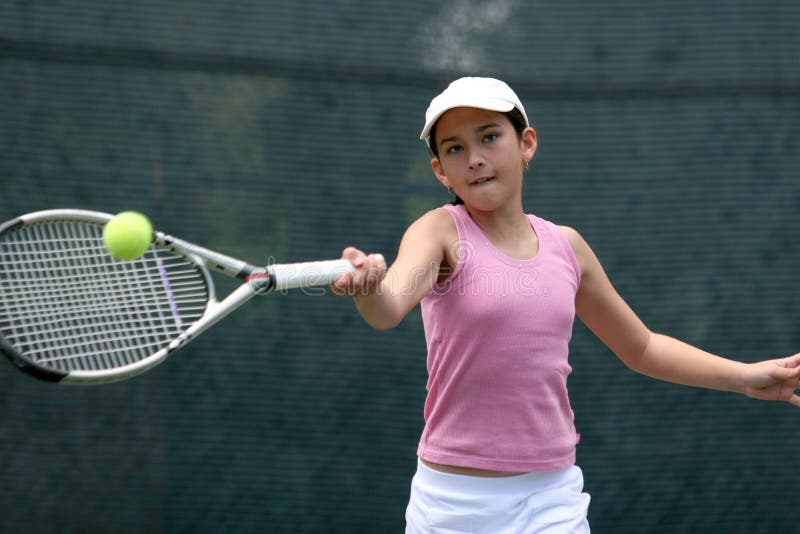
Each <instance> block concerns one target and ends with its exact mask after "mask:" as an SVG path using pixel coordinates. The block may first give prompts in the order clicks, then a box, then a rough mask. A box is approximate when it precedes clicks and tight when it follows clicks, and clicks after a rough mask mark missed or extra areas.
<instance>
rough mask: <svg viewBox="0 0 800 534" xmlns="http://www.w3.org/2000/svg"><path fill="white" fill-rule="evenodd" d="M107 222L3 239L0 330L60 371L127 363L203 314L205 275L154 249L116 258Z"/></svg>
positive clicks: (50, 226)
mask: <svg viewBox="0 0 800 534" xmlns="http://www.w3.org/2000/svg"><path fill="white" fill-rule="evenodd" d="M101 235H102V226H100V225H98V224H92V223H85V222H80V221H51V222H45V223H39V224H35V225H31V226H27V227H22V228H19V229H17V230H14V231H13V232H11V233H10V234H7V235H6V236H4V238H2V239H0V288H2V289H0V332H1V333H2V334H3V336H4V338H5V339H6V340H7V341H8V342H9V343H11V344H12V345H13V346H14V348H15V349H16V350H18V351H19V352H20V353H22V354H24V355H25V356H26V357H28V358H30V359H31V360H33V361H35V362H37V363H39V364H41V365H45V366H47V367H51V368H55V369H58V370H60V371H73V370H101V369H110V368H116V367H122V366H125V365H128V364H131V363H134V362H136V361H139V360H141V359H144V358H146V357H148V356H150V355H151V354H153V353H155V352H157V351H158V350H160V349H162V348H163V347H164V346H165V345H166V344H168V343H169V342H170V341H171V340H172V339H174V338H175V337H176V336H177V335H179V334H180V333H181V332H182V331H183V330H185V328H186V327H187V326H188V325H190V324H191V323H192V322H194V321H196V320H197V319H198V318H200V317H201V316H202V315H203V313H204V312H205V307H206V303H207V301H208V288H207V287H206V281H205V277H204V276H203V273H202V272H201V271H200V270H198V268H197V267H196V266H195V265H194V264H192V263H191V262H189V261H187V260H186V259H185V258H182V257H179V256H174V255H172V254H169V253H167V252H164V251H160V250H156V249H154V248H152V247H151V248H150V249H149V250H148V251H146V252H145V254H144V255H143V256H142V258H140V259H138V260H133V261H126V262H119V261H115V260H113V259H112V258H111V257H110V256H109V255H108V254H107V253H106V252H105V250H104V248H103V246H102V237H101Z"/></svg>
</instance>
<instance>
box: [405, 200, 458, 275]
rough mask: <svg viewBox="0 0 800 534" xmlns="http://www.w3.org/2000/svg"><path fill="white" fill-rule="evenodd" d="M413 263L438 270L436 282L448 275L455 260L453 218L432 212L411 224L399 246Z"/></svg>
mask: <svg viewBox="0 0 800 534" xmlns="http://www.w3.org/2000/svg"><path fill="white" fill-rule="evenodd" d="M400 249H401V252H403V253H405V252H407V253H408V254H409V255H410V257H414V258H416V261H417V262H419V261H420V260H423V261H428V262H430V261H433V262H435V265H437V266H440V267H441V269H440V272H439V278H440V279H441V278H443V277H444V276H446V275H447V273H449V272H450V266H452V265H455V264H456V262H457V259H458V254H459V249H458V230H457V228H456V223H455V220H454V219H453V216H452V215H451V214H450V213H449V212H448V211H447V210H446V209H444V208H436V209H432V210H430V211H428V212H427V213H425V214H423V215H422V216H421V217H420V218H419V219H417V220H416V221H414V222H413V223H411V225H410V226H409V227H408V229H407V230H406V233H405V235H404V236H403V242H402V243H401V244H400Z"/></svg>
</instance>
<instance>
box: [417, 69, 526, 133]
mask: <svg viewBox="0 0 800 534" xmlns="http://www.w3.org/2000/svg"><path fill="white" fill-rule="evenodd" d="M460 107H466V108H479V109H488V110H490V111H500V112H503V113H505V112H507V111H511V110H512V109H514V108H517V109H518V110H519V111H520V112H521V113H522V116H523V117H524V118H525V124H527V125H530V123H529V122H528V116H527V115H526V114H525V108H523V107H522V102H520V101H519V97H518V96H517V95H516V93H514V91H512V90H511V88H510V87H509V86H508V85H507V84H506V83H505V82H501V81H500V80H495V79H494V78H459V79H458V80H456V81H454V82H453V83H451V84H450V85H449V86H448V87H447V89H445V90H444V91H442V92H441V94H439V95H438V96H436V98H434V99H433V100H431V104H430V106H428V111H426V112H425V127H424V128H423V129H422V133H421V134H420V135H419V138H420V139H422V140H423V141H425V142H426V143H427V144H428V146H430V135H431V127H433V125H434V123H435V122H436V121H437V120H439V117H441V116H442V115H443V114H444V113H445V112H446V111H448V110H450V109H453V108H460Z"/></svg>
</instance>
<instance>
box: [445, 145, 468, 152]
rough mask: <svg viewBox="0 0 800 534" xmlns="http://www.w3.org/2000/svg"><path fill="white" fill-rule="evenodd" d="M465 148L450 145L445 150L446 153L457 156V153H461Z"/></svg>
mask: <svg viewBox="0 0 800 534" xmlns="http://www.w3.org/2000/svg"><path fill="white" fill-rule="evenodd" d="M462 150H464V148H463V147H462V146H461V145H450V146H449V147H447V148H446V149H445V152H446V153H448V154H455V153H456V152H461V151H462Z"/></svg>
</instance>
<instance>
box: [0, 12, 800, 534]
mask: <svg viewBox="0 0 800 534" xmlns="http://www.w3.org/2000/svg"><path fill="white" fill-rule="evenodd" d="M798 27H800V4H798V3H797V2H796V0H793V1H766V2H745V1H741V0H729V1H725V2H723V1H712V2H691V1H688V0H672V1H667V0H657V1H650V2H636V1H633V0H616V1H610V2H585V1H584V2H578V1H567V2H544V1H530V2H527V1H526V2H523V1H522V0H493V1H479V0H445V1H441V2H421V1H407V2H396V1H388V0H378V1H366V0H361V1H359V0H351V1H343V0H338V1H330V2H321V1H311V2H274V1H258V2H256V1H252V0H245V1H240V2H222V1H216V2H215V1H208V0H198V1H195V2H172V1H165V2H164V1H155V0H142V1H132V2H101V1H90V0H84V1H71V2H34V1H31V2H25V1H18V2H17V1H7V2H3V3H0V147H2V150H0V183H1V184H2V190H1V192H0V198H1V199H2V200H1V201H0V220H7V219H11V218H13V217H15V216H17V215H20V214H22V213H26V212H29V211H35V210H39V209H46V208H55V207H75V208H84V209H95V210H100V211H106V212H111V213H115V212H118V211H122V210H125V209H135V210H138V211H142V212H144V213H147V214H148V215H149V216H150V217H151V219H152V221H153V223H154V225H155V226H156V227H157V228H158V229H160V230H163V231H166V232H169V233H172V234H175V235H178V236H181V237H183V238H185V239H187V240H190V241H194V242H197V243H200V244H203V245H205V246H208V247H209V248H212V249H215V250H220V251H223V252H227V253H229V254H231V255H233V256H237V257H241V258H243V259H245V260H247V261H250V262H252V263H256V264H259V263H261V264H267V263H269V262H274V261H279V262H286V261H305V260H316V259H324V258H335V257H338V256H339V255H340V254H341V250H342V249H343V248H344V247H345V246H348V245H355V246H357V247H359V248H361V249H364V250H368V251H380V252H383V253H384V255H385V256H386V257H387V259H388V260H389V261H391V260H392V259H394V257H395V254H396V250H397V246H398V244H399V241H400V238H401V236H402V234H403V231H404V230H405V228H406V227H407V226H408V224H409V223H410V222H411V221H413V220H414V219H415V218H417V217H418V216H420V215H421V214H423V213H424V212H425V211H426V210H429V209H431V208H434V207H436V206H439V205H441V204H444V203H446V202H448V201H449V198H448V195H447V193H446V191H445V190H444V189H443V188H442V187H441V185H440V184H439V183H438V182H437V181H436V179H435V177H434V176H433V174H432V172H431V170H430V166H429V156H428V154H427V153H426V150H425V147H424V145H423V144H422V143H421V142H420V141H419V140H418V139H417V137H418V135H419V130H420V129H421V127H422V122H423V117H424V112H425V109H426V107H427V105H428V102H429V100H430V99H431V98H432V97H433V96H434V95H435V94H436V93H438V92H439V91H440V90H441V89H442V88H443V87H444V86H445V85H446V84H447V83H448V82H449V81H450V80H452V79H453V78H455V77H457V76H461V75H488V76H494V77H499V78H502V79H504V80H506V81H508V82H509V83H510V85H511V86H512V87H514V88H515V89H516V91H517V93H518V94H519V96H520V97H521V98H522V100H523V102H524V103H525V105H526V109H527V111H528V114H529V116H530V117H531V120H532V122H533V124H534V126H535V128H536V130H537V132H538V136H539V150H538V152H537V155H536V157H535V158H534V160H533V164H532V167H531V170H530V171H528V173H527V174H526V176H527V177H526V180H527V182H526V185H525V192H524V202H525V208H526V210H527V211H528V212H531V213H536V214H537V215H539V216H541V217H544V218H546V219H549V220H552V221H554V222H556V223H558V224H563V225H568V226H572V227H574V228H577V229H578V230H579V231H580V232H581V234H582V235H583V236H584V238H585V239H586V240H587V241H588V242H589V243H590V245H591V246H592V247H593V249H594V250H595V252H596V254H597V255H598V257H599V258H600V260H601V262H602V263H603V265H604V267H605V269H606V271H607V272H608V275H609V277H610V278H611V280H612V282H613V283H614V284H615V286H616V288H617V290H618V291H619V292H620V293H621V294H622V296H623V297H624V298H625V299H626V300H627V301H628V303H629V304H630V305H631V306H632V307H633V308H634V309H635V310H636V311H637V313H638V314H639V315H640V317H641V318H642V320H643V321H644V322H645V323H646V324H647V325H648V326H649V327H650V328H651V329H653V330H655V331H659V332H664V333H667V334H670V335H672V336H675V337H677V338H679V339H682V340H685V341H687V342H689V343H692V344H694V345H696V346H699V347H701V348H703V349H706V350H709V351H711V352H714V353H718V354H723V355H726V356H728V357H731V358H734V359H737V360H741V361H746V362H747V361H755V360H758V359H764V358H768V357H777V356H784V355H788V354H792V353H794V352H797V351H798V350H800V326H798V325H800V322H798V319H797V317H798V306H797V304H796V302H797V300H798V297H800V282H799V281H798V276H797V265H798V263H799V262H800V253H799V252H798V250H800V249H798V243H800V141H798V139H800V32H798V31H797V28H798ZM219 285H220V288H219V289H220V291H221V292H222V293H224V292H225V291H226V290H228V289H230V283H229V282H225V281H220V284H219ZM0 298H1V296H0ZM570 363H571V365H572V367H573V374H572V375H571V376H570V379H569V387H570V392H571V399H572V403H573V408H574V411H575V417H576V426H577V428H578V431H579V432H580V433H581V435H582V440H581V443H580V445H579V447H578V464H579V465H580V466H581V468H582V469H583V471H584V475H585V479H586V490H587V491H588V492H589V493H590V494H591V495H592V505H591V507H590V512H589V519H590V523H591V524H592V528H593V530H594V531H596V532H637V533H638V532H670V533H671V532H748V533H754V532H764V533H773V532H794V531H797V529H798V520H797V509H798V504H800V497H798V495H797V493H796V491H795V490H794V489H793V488H794V487H796V485H797V477H798V470H797V467H798V466H799V465H800V462H798V460H797V457H796V456H797V455H796V452H795V448H796V444H797V442H798V438H800V424H799V423H800V412H798V411H797V410H796V409H793V408H792V407H791V406H789V405H788V404H777V403H763V402H757V401H753V400H750V399H747V398H745V397H743V396H738V395H734V394H731V393H724V392H716V391H706V390H699V389H691V388H685V387H681V386H677V385H673V384H668V383H662V382H657V381H655V380H652V379H650V378H646V377H643V376H641V375H637V374H635V373H633V372H632V371H630V370H628V369H627V368H626V367H625V366H624V365H623V364H622V363H621V362H620V361H619V360H618V359H617V358H616V357H615V356H614V355H613V354H612V353H611V352H610V351H609V350H608V349H607V348H606V347H605V346H604V345H602V343H600V342H599V341H598V340H597V339H596V338H595V337H593V335H592V334H591V333H590V332H589V331H588V330H587V329H586V328H585V327H584V326H583V325H582V324H581V323H580V322H579V321H578V322H576V326H575V329H574V336H573V340H572V344H571V354H570ZM0 371H2V372H0V414H1V417H2V422H1V423H0V452H1V453H2V454H0V488H2V494H3V496H2V499H0V531H7V532H302V533H328V532H331V533H384V532H387V533H388V532H402V529H403V525H404V519H403V515H404V511H405V506H406V503H407V499H408V490H409V484H410V480H411V477H412V475H413V472H414V469H415V466H416V458H415V451H416V443H417V440H418V438H419V434H420V432H421V430H422V426H423V419H422V407H423V402H424V398H425V383H426V364H425V343H424V337H423V331H422V323H421V318H420V314H419V310H418V309H415V310H413V311H412V312H411V313H410V314H409V316H408V317H407V318H406V319H405V320H404V321H403V323H402V324H401V325H400V326H399V327H397V328H396V329H393V330H390V331H387V332H377V331H373V330H371V329H370V328H369V327H368V326H367V325H366V324H365V323H364V322H363V321H362V319H361V318H360V316H359V315H358V313H357V312H356V311H355V309H354V306H353V304H352V302H350V301H349V300H347V299H341V298H338V297H335V296H332V295H330V294H313V295H308V294H303V293H302V292H294V293H289V294H287V295H272V296H269V297H261V298H257V299H255V300H254V301H253V302H251V303H250V304H249V305H248V306H247V307H246V308H244V309H241V310H239V311H237V312H236V313H235V314H234V315H232V316H231V317H229V318H227V319H226V320H225V321H224V322H222V323H220V324H219V325H217V326H216V327H215V328H214V329H212V330H210V331H209V332H208V333H207V334H204V335H203V336H202V337H200V338H199V339H198V340H196V341H195V342H193V344H192V345H190V346H188V347H187V348H186V349H184V350H183V351H181V352H179V353H177V354H176V355H175V356H174V357H173V358H172V359H170V360H168V361H167V362H166V363H165V364H163V365H162V366H160V367H158V368H156V369H154V370H153V371H151V372H149V373H147V374H145V375H142V376H140V377H137V378H135V379H133V380H130V381H127V382H122V383H118V384H113V385H108V386H102V387H94V388H69V387H65V386H54V385H50V384H44V383H40V382H37V381H35V380H34V379H32V378H30V377H28V376H25V375H23V374H21V373H18V372H16V371H14V370H13V368H12V367H11V366H10V365H8V366H7V367H6V369H2V368H0Z"/></svg>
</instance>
